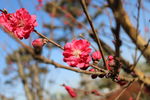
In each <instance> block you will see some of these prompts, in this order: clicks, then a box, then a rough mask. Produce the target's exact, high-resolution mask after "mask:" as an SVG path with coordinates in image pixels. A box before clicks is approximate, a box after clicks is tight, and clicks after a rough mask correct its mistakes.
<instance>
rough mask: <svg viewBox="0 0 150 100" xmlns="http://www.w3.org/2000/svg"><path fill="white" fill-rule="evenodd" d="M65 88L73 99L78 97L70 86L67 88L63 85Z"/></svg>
mask: <svg viewBox="0 0 150 100" xmlns="http://www.w3.org/2000/svg"><path fill="white" fill-rule="evenodd" d="M63 86H64V87H65V89H66V90H67V92H68V93H69V95H70V96H71V97H72V98H75V97H77V94H76V92H75V90H74V89H73V88H71V87H70V86H66V85H64V84H63Z"/></svg>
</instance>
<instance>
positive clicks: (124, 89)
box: [114, 80, 134, 100]
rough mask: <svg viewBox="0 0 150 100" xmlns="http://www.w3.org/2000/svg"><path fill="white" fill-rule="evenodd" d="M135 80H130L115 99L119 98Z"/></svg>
mask: <svg viewBox="0 0 150 100" xmlns="http://www.w3.org/2000/svg"><path fill="white" fill-rule="evenodd" d="M133 81H134V80H133ZM133 81H131V82H129V83H128V84H127V86H125V87H124V88H123V90H122V91H121V92H120V93H119V95H118V96H117V97H116V98H115V99H114V100H118V99H119V98H120V96H121V95H122V94H123V93H124V92H125V91H126V90H127V88H128V87H129V86H130V85H131V83H133Z"/></svg>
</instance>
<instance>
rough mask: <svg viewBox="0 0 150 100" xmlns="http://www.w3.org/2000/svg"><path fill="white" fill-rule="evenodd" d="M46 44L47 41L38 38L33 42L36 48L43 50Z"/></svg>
mask: <svg viewBox="0 0 150 100" xmlns="http://www.w3.org/2000/svg"><path fill="white" fill-rule="evenodd" d="M44 44H46V40H45V39H42V38H38V39H36V40H34V41H33V42H32V46H33V47H34V48H42V47H43V46H44Z"/></svg>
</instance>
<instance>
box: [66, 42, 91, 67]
mask: <svg viewBox="0 0 150 100" xmlns="http://www.w3.org/2000/svg"><path fill="white" fill-rule="evenodd" d="M89 46H90V43H89V42H88V41H87V40H85V39H81V40H73V41H72V42H71V43H66V45H65V46H64V52H63V55H64V62H66V63H67V64H68V65H70V66H72V67H78V68H81V69H84V68H87V67H88V66H89V62H90V61H91V57H90V55H89V54H90V52H91V48H89Z"/></svg>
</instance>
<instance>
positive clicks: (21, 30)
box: [0, 8, 37, 39]
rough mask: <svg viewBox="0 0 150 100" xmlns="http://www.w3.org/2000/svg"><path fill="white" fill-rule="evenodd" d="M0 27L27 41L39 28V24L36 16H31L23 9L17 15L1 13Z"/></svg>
mask: <svg viewBox="0 0 150 100" xmlns="http://www.w3.org/2000/svg"><path fill="white" fill-rule="evenodd" d="M0 25H1V26H2V27H3V28H4V29H5V30H7V31H10V32H12V33H13V34H14V35H15V36H16V37H18V38H19V39H23V38H25V39H27V38H28V37H29V36H30V33H31V32H32V31H33V30H34V27H35V26H37V22H36V16H35V15H30V14H29V12H28V11H27V10H26V9H25V8H21V9H19V10H17V11H16V12H15V13H10V14H7V13H1V14H0Z"/></svg>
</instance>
